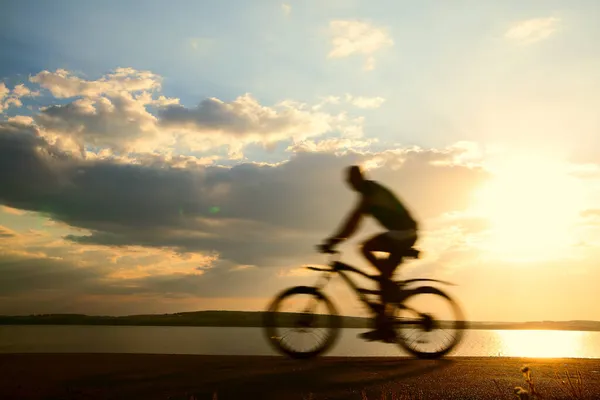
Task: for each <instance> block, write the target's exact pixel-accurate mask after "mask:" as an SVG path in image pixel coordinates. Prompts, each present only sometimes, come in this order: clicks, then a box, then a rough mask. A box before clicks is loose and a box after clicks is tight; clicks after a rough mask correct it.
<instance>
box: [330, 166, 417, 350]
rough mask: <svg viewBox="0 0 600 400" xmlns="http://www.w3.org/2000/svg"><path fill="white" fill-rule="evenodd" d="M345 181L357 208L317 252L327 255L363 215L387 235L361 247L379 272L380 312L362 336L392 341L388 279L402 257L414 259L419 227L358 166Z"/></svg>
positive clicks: (350, 168)
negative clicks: (379, 254)
mask: <svg viewBox="0 0 600 400" xmlns="http://www.w3.org/2000/svg"><path fill="white" fill-rule="evenodd" d="M346 182H347V183H348V184H349V186H350V187H351V188H352V189H353V190H354V191H356V192H358V193H359V195H360V200H359V202H358V204H357V206H356V207H355V208H354V210H352V212H351V213H350V214H349V216H348V217H347V218H346V221H345V223H344V224H343V226H342V227H341V228H340V229H339V231H338V232H337V233H335V234H334V235H332V236H331V237H329V238H327V239H325V240H324V243H323V244H321V245H319V250H321V251H322V252H327V251H330V250H332V249H333V247H334V246H336V245H337V244H339V243H340V242H342V241H343V240H346V239H348V238H349V237H350V236H351V235H352V234H353V233H354V232H355V231H356V229H357V228H358V225H359V223H360V221H361V219H362V217H363V216H368V215H371V216H372V217H374V218H375V219H376V220H377V221H378V222H379V223H380V224H381V225H382V226H383V227H384V228H385V229H387V231H386V232H383V233H380V234H377V235H375V236H373V237H371V238H370V239H368V240H367V241H365V242H364V243H363V244H362V254H363V256H364V257H365V258H366V259H367V260H368V261H369V262H370V263H371V264H372V265H373V266H375V268H377V269H378V270H379V272H380V274H381V275H380V281H379V287H380V290H381V296H380V298H381V309H380V311H379V312H378V315H377V317H376V318H375V329H374V330H372V331H369V332H365V333H362V334H361V335H360V337H362V338H363V339H366V340H382V341H386V342H389V341H394V340H395V335H394V332H393V329H392V328H391V327H390V326H389V325H387V324H386V322H387V319H386V304H387V303H388V300H389V295H390V293H393V292H392V291H391V289H390V285H393V282H392V281H391V278H392V276H393V274H394V271H395V270H396V268H397V267H398V266H399V265H400V264H401V263H402V260H403V258H404V257H406V256H408V255H412V256H414V254H415V250H414V249H413V247H412V246H413V245H414V244H415V242H416V240H417V229H418V224H417V222H416V221H415V220H414V219H413V217H412V216H411V214H410V212H409V211H408V210H407V209H406V207H405V206H404V205H403V204H402V202H401V201H400V200H399V199H398V197H396V196H395V195H394V194H393V193H392V192H391V191H390V190H389V189H388V188H386V187H384V186H383V185H381V184H379V183H377V182H375V181H373V180H367V179H366V178H365V175H364V174H363V172H362V171H361V169H360V167H359V166H357V165H353V166H350V167H348V168H347V169H346ZM374 252H383V253H388V257H387V258H377V257H376V256H375V254H373V253H374Z"/></svg>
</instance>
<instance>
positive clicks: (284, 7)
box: [281, 3, 292, 17]
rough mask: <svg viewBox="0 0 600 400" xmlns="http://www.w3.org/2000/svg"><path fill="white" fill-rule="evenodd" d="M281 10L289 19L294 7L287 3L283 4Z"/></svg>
mask: <svg viewBox="0 0 600 400" xmlns="http://www.w3.org/2000/svg"><path fill="white" fill-rule="evenodd" d="M281 10H282V11H283V15H285V16H286V17H287V16H289V15H290V14H291V13H292V6H291V5H289V4H287V3H283V4H281Z"/></svg>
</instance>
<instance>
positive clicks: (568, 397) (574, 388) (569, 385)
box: [493, 366, 584, 400]
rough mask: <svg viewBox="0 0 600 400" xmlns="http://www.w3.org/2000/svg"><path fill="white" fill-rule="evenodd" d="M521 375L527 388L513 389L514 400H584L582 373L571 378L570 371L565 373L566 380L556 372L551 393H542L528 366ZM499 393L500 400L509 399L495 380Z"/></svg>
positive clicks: (517, 387)
mask: <svg viewBox="0 0 600 400" xmlns="http://www.w3.org/2000/svg"><path fill="white" fill-rule="evenodd" d="M521 373H522V374H523V379H524V381H525V385H524V386H525V387H523V386H515V388H514V389H513V395H514V396H513V397H512V398H513V399H514V398H517V399H519V400H535V399H540V400H542V399H551V400H580V399H584V389H583V379H582V377H581V372H579V370H576V374H575V375H574V376H571V373H570V372H569V370H566V371H565V376H564V378H563V377H562V376H560V375H559V373H558V371H555V372H554V377H553V379H552V380H551V381H550V382H551V383H552V384H553V385H552V386H553V389H552V391H551V392H549V393H548V392H542V391H540V390H539V389H538V388H537V387H536V385H535V381H534V379H533V375H532V371H531V368H530V367H528V366H523V367H522V368H521ZM493 382H494V384H495V385H496V388H497V390H498V393H499V394H500V396H501V397H500V398H503V399H504V398H508V397H507V396H505V395H504V393H503V391H502V389H501V388H500V384H499V383H498V381H497V380H495V379H494V380H493Z"/></svg>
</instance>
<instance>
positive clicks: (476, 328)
mask: <svg viewBox="0 0 600 400" xmlns="http://www.w3.org/2000/svg"><path fill="white" fill-rule="evenodd" d="M3 326H139V327H164V328H167V327H170V328H260V329H262V328H264V326H263V325H187V324H179V325H176V324H118V323H97V324H96V323H92V324H77V323H73V324H56V323H41V322H35V323H5V322H0V327H3ZM368 328H369V326H367V325H365V326H343V327H342V328H341V329H344V330H345V329H368ZM466 330H472V331H564V332H600V329H597V328H585V327H573V328H569V327H524V328H520V327H508V326H489V327H488V326H468V327H467V328H466Z"/></svg>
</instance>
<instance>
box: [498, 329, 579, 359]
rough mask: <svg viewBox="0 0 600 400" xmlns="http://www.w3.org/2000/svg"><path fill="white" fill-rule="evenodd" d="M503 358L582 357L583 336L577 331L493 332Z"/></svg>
mask: <svg viewBox="0 0 600 400" xmlns="http://www.w3.org/2000/svg"><path fill="white" fill-rule="evenodd" d="M495 333H496V334H497V335H498V340H499V342H500V344H499V347H500V352H501V355H502V356H504V357H536V358H538V357H539V358H557V357H583V356H584V348H583V335H584V332H578V331H568V332H567V331H537V330H530V331H519V330H502V331H495Z"/></svg>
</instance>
